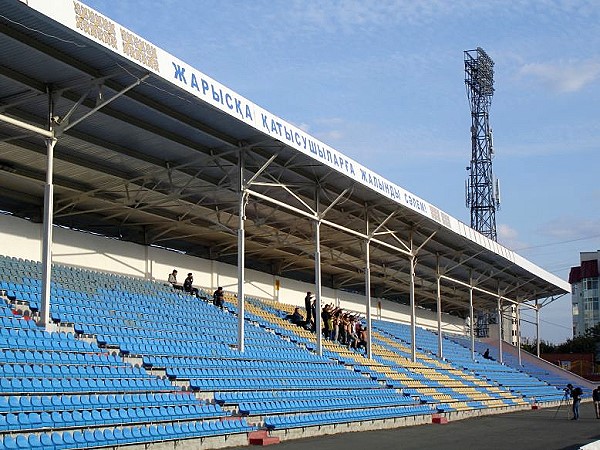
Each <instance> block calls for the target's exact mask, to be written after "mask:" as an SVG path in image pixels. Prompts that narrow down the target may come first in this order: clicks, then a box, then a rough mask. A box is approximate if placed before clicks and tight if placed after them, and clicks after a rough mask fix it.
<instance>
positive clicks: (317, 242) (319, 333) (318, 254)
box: [315, 196, 323, 356]
mask: <svg viewBox="0 0 600 450" xmlns="http://www.w3.org/2000/svg"><path fill="white" fill-rule="evenodd" d="M317 198H318V196H317ZM317 203H318V202H317ZM315 299H316V302H315V333H316V334H317V353H318V355H319V356H322V355H323V331H322V328H323V325H322V324H321V221H320V220H316V221H315Z"/></svg>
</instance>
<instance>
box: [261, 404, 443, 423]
mask: <svg viewBox="0 0 600 450" xmlns="http://www.w3.org/2000/svg"><path fill="white" fill-rule="evenodd" d="M435 412H437V409H434V408H432V407H431V406H430V405H417V406H401V407H395V408H374V409H354V410H349V411H331V412H318V413H308V414H306V413H305V414H294V415H279V416H268V417H265V421H264V423H265V426H266V427H267V428H268V429H281V428H297V427H307V426H315V425H331V424H335V423H346V422H357V421H363V420H378V419H390V418H396V417H409V416H419V415H429V414H433V413H435Z"/></svg>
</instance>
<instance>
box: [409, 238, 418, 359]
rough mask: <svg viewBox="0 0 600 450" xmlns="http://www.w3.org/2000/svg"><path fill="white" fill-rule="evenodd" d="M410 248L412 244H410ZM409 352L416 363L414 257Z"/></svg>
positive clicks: (413, 259)
mask: <svg viewBox="0 0 600 450" xmlns="http://www.w3.org/2000/svg"><path fill="white" fill-rule="evenodd" d="M411 247H412V244H411ZM410 339H411V343H410V350H411V360H412V362H416V361H417V318H416V307H415V257H414V255H411V257H410Z"/></svg>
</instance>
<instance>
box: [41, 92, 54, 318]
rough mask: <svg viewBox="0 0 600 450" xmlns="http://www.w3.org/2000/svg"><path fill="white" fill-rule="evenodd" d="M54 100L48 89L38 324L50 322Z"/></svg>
mask: <svg viewBox="0 0 600 450" xmlns="http://www.w3.org/2000/svg"><path fill="white" fill-rule="evenodd" d="M53 116H54V100H53V98H52V93H51V92H50V91H48V130H49V132H50V134H51V136H52V137H48V138H47V139H46V184H45V185H44V225H43V226H44V231H43V235H42V298H41V300H42V302H41V305H40V322H39V325H41V326H43V327H46V326H48V324H49V323H50V292H51V289H50V286H51V280H52V226H53V225H54V177H53V174H54V146H55V145H56V137H54V132H53V125H52V124H53V119H52V117H53Z"/></svg>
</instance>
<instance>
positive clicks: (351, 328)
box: [346, 317, 358, 349]
mask: <svg viewBox="0 0 600 450" xmlns="http://www.w3.org/2000/svg"><path fill="white" fill-rule="evenodd" d="M355 321H356V318H354V317H351V318H350V320H349V322H348V328H347V330H346V337H347V339H348V342H347V346H348V348H350V347H352V348H354V349H356V344H357V343H358V335H357V334H356V322H355Z"/></svg>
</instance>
